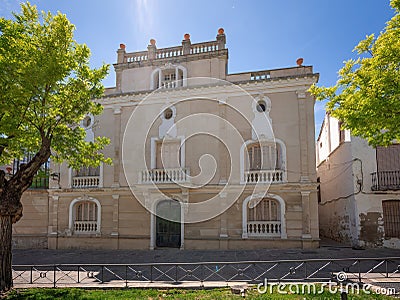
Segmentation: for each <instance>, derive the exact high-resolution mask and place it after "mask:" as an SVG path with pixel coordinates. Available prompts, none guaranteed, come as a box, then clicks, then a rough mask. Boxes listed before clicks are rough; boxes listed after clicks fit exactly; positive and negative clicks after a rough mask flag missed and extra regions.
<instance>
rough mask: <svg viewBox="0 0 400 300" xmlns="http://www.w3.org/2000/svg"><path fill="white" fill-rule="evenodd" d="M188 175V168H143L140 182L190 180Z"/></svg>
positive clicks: (140, 173)
mask: <svg viewBox="0 0 400 300" xmlns="http://www.w3.org/2000/svg"><path fill="white" fill-rule="evenodd" d="M188 177H189V169H188V168H174V169H152V170H143V171H141V172H139V183H143V184H147V183H174V182H188V181H189V178H188Z"/></svg>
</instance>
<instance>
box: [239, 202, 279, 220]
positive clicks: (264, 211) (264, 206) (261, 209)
mask: <svg viewBox="0 0 400 300" xmlns="http://www.w3.org/2000/svg"><path fill="white" fill-rule="evenodd" d="M247 219H248V221H251V222H252V221H280V214H279V203H278V202H277V201H276V200H273V199H262V200H261V201H260V202H259V203H258V204H257V205H256V206H255V207H248V211H247Z"/></svg>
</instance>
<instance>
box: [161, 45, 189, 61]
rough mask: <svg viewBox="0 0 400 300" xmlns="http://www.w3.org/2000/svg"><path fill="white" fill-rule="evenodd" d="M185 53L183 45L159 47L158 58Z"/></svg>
mask: <svg viewBox="0 0 400 300" xmlns="http://www.w3.org/2000/svg"><path fill="white" fill-rule="evenodd" d="M181 55H183V49H182V46H177V47H170V48H161V49H157V52H156V58H157V59H161V58H171V57H176V56H181Z"/></svg>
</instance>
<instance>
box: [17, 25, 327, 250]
mask: <svg viewBox="0 0 400 300" xmlns="http://www.w3.org/2000/svg"><path fill="white" fill-rule="evenodd" d="M114 70H115V72H116V85H115V87H113V88H108V89H107V90H106V91H105V94H104V97H103V98H101V99H100V100H99V102H100V103H101V104H102V105H103V106H104V111H103V113H102V114H101V115H99V116H91V115H88V116H86V117H85V119H84V120H83V122H82V124H81V126H82V127H83V128H85V129H86V132H87V139H89V140H91V139H93V138H95V137H96V136H107V137H109V138H110V139H111V144H110V145H109V146H107V147H106V148H105V149H104V151H105V154H106V155H107V156H108V157H111V158H112V160H113V164H112V165H101V166H100V167H98V168H82V169H80V170H72V169H70V168H68V167H67V165H65V164H62V165H55V164H51V166H50V174H51V175H50V182H49V188H48V189H45V190H44V189H31V190H29V191H27V192H26V193H25V194H24V197H23V204H24V211H25V214H24V217H23V218H22V219H21V221H20V222H18V223H17V224H15V226H14V244H15V246H16V247H43V248H52V249H65V248H95V249H98V248H101V249H155V248H163V247H175V248H181V249H255V248H289V247H291V248H293V247H297V248H315V247H318V245H319V228H318V204H317V190H318V189H317V187H318V183H317V176H316V167H315V147H314V144H315V136H314V99H313V97H312V96H311V95H310V94H309V93H308V92H307V90H308V88H309V87H310V86H311V85H312V84H313V83H315V82H317V80H318V74H315V73H313V69H312V67H311V66H303V65H302V62H301V61H300V62H298V64H297V65H296V66H294V67H290V68H282V69H274V70H263V71H248V72H247V71H246V72H243V73H234V74H230V73H229V72H228V49H227V48H226V36H225V33H224V30H223V29H222V28H221V29H219V31H218V34H217V36H216V39H215V40H213V41H208V42H201V43H192V42H191V39H190V35H188V34H185V36H184V39H183V40H182V43H181V44H180V45H178V46H175V47H169V48H158V47H157V45H156V41H155V40H153V39H152V40H150V44H149V45H148V47H147V50H145V51H141V52H127V51H126V46H125V45H124V44H121V45H120V48H119V49H118V50H117V62H116V63H115V64H114ZM208 200H210V201H211V200H212V203H213V204H212V205H213V206H207V205H206V206H204V205H203V204H204V203H207V202H206V201H208ZM210 203H211V202H210ZM196 204H201V205H198V206H196ZM202 205H203V206H202Z"/></svg>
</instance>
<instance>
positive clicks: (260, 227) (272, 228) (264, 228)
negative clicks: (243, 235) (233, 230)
mask: <svg viewBox="0 0 400 300" xmlns="http://www.w3.org/2000/svg"><path fill="white" fill-rule="evenodd" d="M247 234H248V236H249V237H252V236H253V237H255V236H259V237H279V236H281V221H251V222H247Z"/></svg>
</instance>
